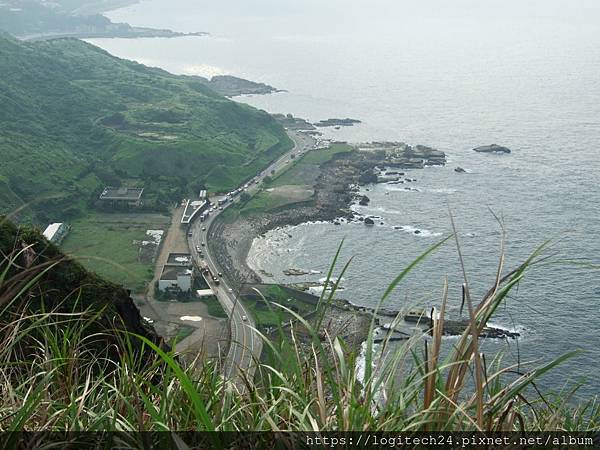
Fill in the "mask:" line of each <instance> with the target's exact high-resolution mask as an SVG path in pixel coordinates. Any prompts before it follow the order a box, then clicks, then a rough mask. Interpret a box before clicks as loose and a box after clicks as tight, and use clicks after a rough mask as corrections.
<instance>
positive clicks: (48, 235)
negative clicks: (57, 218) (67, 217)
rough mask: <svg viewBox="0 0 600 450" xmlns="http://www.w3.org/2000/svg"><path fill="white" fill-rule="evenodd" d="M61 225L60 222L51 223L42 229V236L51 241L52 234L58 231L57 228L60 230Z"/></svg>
mask: <svg viewBox="0 0 600 450" xmlns="http://www.w3.org/2000/svg"><path fill="white" fill-rule="evenodd" d="M61 226H62V223H51V224H50V225H48V226H47V227H46V229H45V230H44V237H45V238H46V239H48V240H49V241H51V240H52V238H53V237H54V235H55V234H56V233H57V232H58V230H60V227H61Z"/></svg>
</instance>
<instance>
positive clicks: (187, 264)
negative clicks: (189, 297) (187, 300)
mask: <svg viewBox="0 0 600 450" xmlns="http://www.w3.org/2000/svg"><path fill="white" fill-rule="evenodd" d="M193 283H194V269H193V262H192V255H191V254H189V253H169V256H168V257H167V262H166V263H165V265H164V267H163V270H162V273H161V275H160V278H159V279H158V289H159V290H160V291H167V290H181V291H183V292H188V291H190V290H191V289H192V285H193Z"/></svg>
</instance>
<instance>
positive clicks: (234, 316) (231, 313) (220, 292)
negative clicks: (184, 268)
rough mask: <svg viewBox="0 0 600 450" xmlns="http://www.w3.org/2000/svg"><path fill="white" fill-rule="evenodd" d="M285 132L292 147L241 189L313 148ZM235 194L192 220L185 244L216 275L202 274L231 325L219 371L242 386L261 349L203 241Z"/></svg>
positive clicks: (252, 188) (254, 186) (251, 188)
mask: <svg viewBox="0 0 600 450" xmlns="http://www.w3.org/2000/svg"><path fill="white" fill-rule="evenodd" d="M288 135H289V137H290V138H291V139H292V140H293V142H294V147H293V148H292V149H291V150H289V151H288V152H286V153H285V154H284V155H282V156H281V157H279V158H278V159H277V160H276V161H275V162H273V163H272V164H271V165H270V166H269V167H267V168H266V169H264V170H263V171H262V172H261V174H260V175H258V176H256V177H255V178H254V179H253V180H252V181H249V182H248V183H247V184H244V185H242V186H240V188H242V189H245V192H247V193H248V194H250V195H254V194H256V193H257V192H258V191H259V190H260V187H261V184H262V182H263V180H264V178H265V177H266V176H271V173H273V171H275V172H274V173H277V172H279V171H281V170H282V169H284V168H286V167H287V166H288V165H289V164H291V156H292V155H293V154H301V153H304V152H306V151H309V150H311V149H312V148H313V145H312V141H311V139H308V138H307V137H306V136H304V135H302V134H301V133H292V132H288ZM239 197H240V195H239V194H238V195H236V196H234V197H233V199H232V201H229V202H227V203H225V204H224V205H222V209H219V208H217V209H214V210H212V211H211V212H210V215H209V217H208V218H207V219H206V220H205V221H204V222H201V221H200V220H195V221H194V222H192V224H190V227H189V230H188V245H189V248H190V253H191V254H192V255H193V257H194V261H195V263H196V265H197V266H198V267H199V268H201V269H202V271H203V272H204V269H205V268H208V269H209V270H210V273H212V275H214V276H216V277H218V279H219V281H218V283H216V282H215V281H213V280H212V278H211V277H210V276H206V275H204V278H205V279H206V281H207V283H208V284H209V286H210V287H211V288H212V290H213V291H214V292H215V295H216V297H217V299H218V300H219V303H220V304H221V306H222V307H223V309H224V310H225V312H226V313H227V316H228V317H229V323H230V326H231V345H230V347H229V353H228V354H227V357H226V359H225V364H224V367H223V375H224V376H225V378H227V379H233V380H234V381H236V383H238V385H239V386H240V388H241V389H243V386H244V385H243V384H242V383H241V381H242V379H241V378H240V377H239V375H240V373H242V372H243V373H244V374H245V375H246V377H248V378H252V376H253V374H254V370H255V368H256V367H255V364H254V362H255V361H258V360H259V359H260V354H261V352H262V341H261V338H260V336H259V335H258V333H257V332H256V331H255V327H256V323H255V322H254V318H253V317H252V314H251V313H249V312H248V311H247V310H246V308H245V307H244V305H243V302H241V301H239V298H238V297H239V293H238V292H235V291H234V289H233V288H232V287H231V282H230V279H229V278H228V276H227V274H226V273H222V275H220V276H219V275H218V274H219V273H221V272H222V271H221V268H220V267H219V263H218V261H217V260H216V258H215V257H214V255H212V254H211V253H210V247H209V245H208V244H207V239H208V233H209V230H210V227H211V225H212V224H213V223H214V222H215V219H216V218H217V217H218V216H219V214H220V213H222V212H223V211H224V210H225V209H226V208H229V207H231V205H233V204H235V203H238V202H239V201H240V198H239ZM197 249H200V250H201V251H202V256H200V254H199V252H198V251H197Z"/></svg>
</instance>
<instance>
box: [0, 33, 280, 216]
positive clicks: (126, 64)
mask: <svg viewBox="0 0 600 450" xmlns="http://www.w3.org/2000/svg"><path fill="white" fill-rule="evenodd" d="M0 72H1V73H2V77H0V104H2V108H0V154H1V155H2V160H3V162H2V164H1V165H0V212H2V211H3V212H9V211H13V210H15V209H16V208H18V207H19V206H20V205H22V204H23V203H27V202H34V203H33V204H32V205H31V207H30V208H29V211H30V216H31V217H34V216H35V219H36V220H37V221H41V222H44V221H48V220H60V221H62V220H65V219H68V218H69V217H73V216H77V215H80V214H81V213H83V212H85V210H86V209H88V208H89V207H90V206H91V205H92V204H93V202H94V201H95V199H96V198H97V194H98V193H99V192H100V190H101V189H102V187H103V186H105V185H119V184H124V183H126V184H135V185H143V186H144V187H145V188H146V190H145V196H146V198H145V200H146V202H145V203H146V205H147V207H149V208H155V209H160V208H164V207H165V206H166V205H167V204H169V203H170V202H173V201H176V200H178V199H179V198H181V196H184V195H187V194H188V193H190V192H194V191H195V190H197V189H198V188H199V187H200V186H206V187H207V188H209V189H211V190H225V189H228V188H230V187H233V186H235V185H237V184H238V183H239V182H240V181H242V180H243V179H245V178H249V177H251V176H252V175H254V174H255V173H256V172H257V171H258V170H260V169H261V168H262V167H264V166H265V165H266V164H267V163H268V162H269V161H270V160H271V159H273V158H274V157H276V156H277V155H279V154H280V153H282V152H284V151H285V150H287V149H288V148H289V147H290V146H291V142H290V140H289V138H288V137H287V135H286V134H285V131H284V130H283V128H282V127H281V126H280V125H279V124H278V123H277V122H276V121H275V120H274V119H273V118H272V117H271V116H270V115H269V114H267V113H266V112H264V111H258V110H256V109H254V108H252V107H249V106H246V105H242V104H239V103H236V102H233V101H231V100H229V99H227V98H225V97H223V96H221V95H220V94H218V93H216V92H215V91H213V90H212V89H210V88H209V87H207V86H206V83H205V80H202V79H197V78H195V77H187V76H176V75H172V74H169V73H167V72H165V71H163V70H160V69H155V68H149V67H146V66H143V65H141V64H138V63H135V62H132V61H127V60H123V59H119V58H116V57H114V56H112V55H110V54H108V53H107V52H105V51H104V50H101V49H99V48H97V47H95V46H93V45H90V44H87V43H85V42H82V41H79V40H76V39H58V40H52V41H43V42H35V43H26V42H22V41H18V40H16V39H14V38H11V37H10V36H7V35H0Z"/></svg>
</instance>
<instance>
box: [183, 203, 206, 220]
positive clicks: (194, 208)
mask: <svg viewBox="0 0 600 450" xmlns="http://www.w3.org/2000/svg"><path fill="white" fill-rule="evenodd" d="M206 204H207V202H206V200H194V201H190V200H186V202H185V209H184V211H183V216H182V217H181V223H182V224H184V225H186V224H189V223H190V222H191V221H192V219H193V218H194V216H195V215H196V213H198V211H201V210H202V209H203V208H204V206H206Z"/></svg>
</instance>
